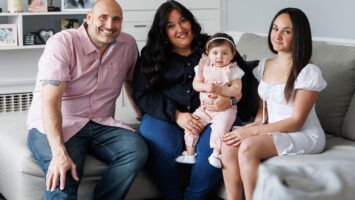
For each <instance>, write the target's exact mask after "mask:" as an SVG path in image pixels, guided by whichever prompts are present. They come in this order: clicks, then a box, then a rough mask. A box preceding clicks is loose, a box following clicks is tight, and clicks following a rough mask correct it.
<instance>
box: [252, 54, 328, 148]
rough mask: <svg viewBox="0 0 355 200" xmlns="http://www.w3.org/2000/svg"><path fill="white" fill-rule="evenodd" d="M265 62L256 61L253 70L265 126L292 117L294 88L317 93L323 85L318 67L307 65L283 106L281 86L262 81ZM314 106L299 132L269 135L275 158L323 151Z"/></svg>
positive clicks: (320, 130) (323, 143)
mask: <svg viewBox="0 0 355 200" xmlns="http://www.w3.org/2000/svg"><path fill="white" fill-rule="evenodd" d="M265 61H266V59H263V60H261V61H260V63H259V65H258V66H257V67H256V68H255V69H254V70H253V74H254V76H255V78H256V79H257V80H259V87H258V93H259V96H260V98H261V99H262V100H263V101H265V102H266V104H267V111H268V123H272V122H276V121H280V120H282V119H285V118H289V117H291V116H292V112H293V106H294V94H295V90H296V89H303V90H311V91H321V90H323V89H324V88H325V87H326V86H327V83H326V81H325V80H324V79H323V77H322V72H321V71H320V69H319V68H318V66H316V65H314V64H308V65H306V66H305V67H304V68H303V69H302V71H301V72H300V73H299V75H298V77H297V79H296V81H295V84H294V90H293V95H292V97H291V99H290V101H289V102H288V103H287V102H286V99H285V97H284V88H285V84H270V83H267V82H265V81H263V79H262V76H263V72H264V66H265ZM263 105H265V104H263ZM314 107H315V106H313V108H312V109H311V111H310V113H309V115H308V117H307V119H306V121H305V123H304V125H303V127H302V128H301V130H299V131H297V132H292V133H280V132H276V133H271V134H272V135H273V137H274V142H275V145H276V149H277V152H278V155H284V154H290V155H295V154H314V153H320V152H322V151H323V149H324V146H325V134H324V131H323V129H322V127H321V125H320V123H319V120H318V117H317V115H316V112H315V109H314Z"/></svg>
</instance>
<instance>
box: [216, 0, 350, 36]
mask: <svg viewBox="0 0 355 200" xmlns="http://www.w3.org/2000/svg"><path fill="white" fill-rule="evenodd" d="M222 1H224V2H223V4H224V5H225V7H224V9H225V13H224V14H223V15H222V20H223V19H224V22H223V26H224V28H223V29H224V30H228V31H237V32H253V33H264V34H266V33H267V32H268V28H269V25H270V22H271V20H272V18H273V17H274V15H275V14H276V13H277V12H278V11H279V10H281V9H282V8H285V7H296V8H300V9H302V10H303V11H304V12H305V13H306V15H307V17H308V19H309V21H310V24H311V28H312V35H313V36H314V37H324V38H338V39H345V40H355V22H354V21H355V1H354V0H222Z"/></svg>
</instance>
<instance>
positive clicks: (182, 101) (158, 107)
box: [133, 52, 201, 122]
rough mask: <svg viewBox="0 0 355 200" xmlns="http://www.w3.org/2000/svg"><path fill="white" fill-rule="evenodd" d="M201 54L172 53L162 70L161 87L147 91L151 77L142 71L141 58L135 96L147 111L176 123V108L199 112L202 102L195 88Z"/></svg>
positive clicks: (142, 108) (135, 82) (183, 110)
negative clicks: (193, 86) (197, 66)
mask: <svg viewBox="0 0 355 200" xmlns="http://www.w3.org/2000/svg"><path fill="white" fill-rule="evenodd" d="M200 58H201V54H200V53H197V52H195V53H192V54H191V55H189V56H181V55H179V54H176V53H171V54H170V56H169V58H168V59H167V61H168V66H166V68H165V70H163V71H162V72H161V76H160V82H159V85H158V87H156V88H155V89H153V90H151V91H149V92H147V91H145V88H146V86H147V85H148V80H147V79H146V77H145V75H144V74H143V73H142V70H141V68H142V65H143V63H142V61H141V59H138V62H137V65H136V69H135V76H134V81H133V97H134V100H135V102H136V104H137V105H138V107H139V108H140V109H141V111H142V112H143V113H147V114H150V115H152V116H153V117H156V118H158V119H162V120H166V121H171V122H175V114H176V110H179V111H180V112H190V113H192V112H193V111H195V110H196V109H197V108H198V106H199V105H200V100H199V93H198V92H196V91H195V90H194V89H193V88H192V81H193V79H194V77H195V71H194V67H195V66H196V65H198V63H199V60H200Z"/></svg>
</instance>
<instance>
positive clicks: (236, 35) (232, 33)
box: [225, 31, 355, 47]
mask: <svg viewBox="0 0 355 200" xmlns="http://www.w3.org/2000/svg"><path fill="white" fill-rule="evenodd" d="M225 33H227V34H229V35H230V36H232V37H233V39H234V42H235V43H237V42H238V40H239V38H240V37H241V36H242V35H243V33H244V32H239V31H225ZM254 34H256V35H260V36H266V35H267V34H264V33H254ZM313 40H314V41H323V42H326V43H328V44H333V45H344V46H352V47H355V40H352V39H342V38H326V37H313Z"/></svg>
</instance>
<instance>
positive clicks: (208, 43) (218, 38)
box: [207, 37, 235, 48]
mask: <svg viewBox="0 0 355 200" xmlns="http://www.w3.org/2000/svg"><path fill="white" fill-rule="evenodd" d="M215 40H226V41H228V42H229V43H231V44H232V46H233V47H234V48H235V44H234V43H233V42H232V40H230V39H228V38H225V37H215V38H213V39H211V40H210V41H208V42H207V47H208V46H209V45H210V43H211V42H213V41H215Z"/></svg>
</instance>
